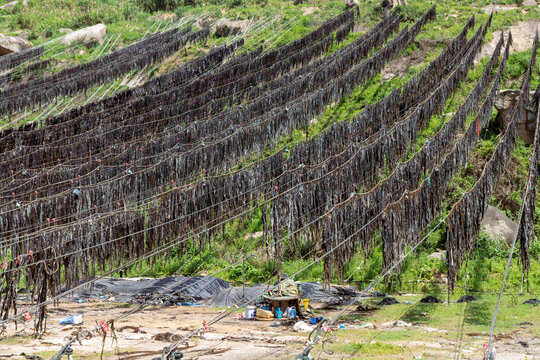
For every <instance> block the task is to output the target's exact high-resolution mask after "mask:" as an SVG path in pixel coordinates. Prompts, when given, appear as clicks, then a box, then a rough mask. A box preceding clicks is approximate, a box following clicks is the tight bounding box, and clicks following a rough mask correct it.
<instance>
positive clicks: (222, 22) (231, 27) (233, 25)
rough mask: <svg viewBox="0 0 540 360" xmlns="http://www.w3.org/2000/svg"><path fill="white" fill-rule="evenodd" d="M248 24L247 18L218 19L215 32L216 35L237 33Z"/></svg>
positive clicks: (223, 35)
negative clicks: (235, 19)
mask: <svg viewBox="0 0 540 360" xmlns="http://www.w3.org/2000/svg"><path fill="white" fill-rule="evenodd" d="M248 25H249V20H237V21H234V20H230V19H226V18H223V19H219V20H218V22H217V23H216V30H215V33H216V35H217V36H221V37H225V36H229V35H235V34H238V33H239V32H241V31H244V30H246V29H247V27H248Z"/></svg>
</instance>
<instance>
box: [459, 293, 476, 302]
mask: <svg viewBox="0 0 540 360" xmlns="http://www.w3.org/2000/svg"><path fill="white" fill-rule="evenodd" d="M471 301H478V298H477V297H476V296H472V295H464V296H462V297H460V298H459V300H458V301H457V302H458V303H465V302H471Z"/></svg>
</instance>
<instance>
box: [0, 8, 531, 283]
mask: <svg viewBox="0 0 540 360" xmlns="http://www.w3.org/2000/svg"><path fill="white" fill-rule="evenodd" d="M361 3H362V6H361V7H360V11H361V17H360V19H361V21H362V23H361V24H360V25H359V26H357V29H356V32H355V33H353V34H350V35H349V36H348V37H347V39H346V41H345V42H344V44H342V45H340V46H344V45H345V44H347V43H350V42H351V41H353V40H354V39H355V38H356V37H358V36H359V35H360V34H362V32H363V31H365V30H366V29H368V28H369V27H370V26H372V25H373V24H375V23H376V22H378V21H379V20H380V18H381V13H382V8H381V5H380V1H371V0H368V1H361ZM491 3H492V2H491V1H486V0H477V1H471V0H463V1H457V0H454V1H453V0H450V1H443V2H437V12H438V15H437V20H436V21H434V22H432V23H430V24H428V25H427V26H426V28H425V30H424V31H422V33H421V34H420V36H419V37H418V39H417V41H416V42H415V43H414V44H412V45H411V46H409V48H408V49H407V50H406V51H405V52H404V53H403V54H402V59H404V61H405V63H404V64H401V67H400V68H399V71H398V73H397V74H393V75H394V76H392V77H390V78H389V79H386V78H385V79H383V76H382V75H379V76H376V77H375V78H373V79H371V80H370V81H369V82H368V83H367V84H365V85H364V86H362V87H360V88H358V89H356V90H355V91H354V92H353V93H352V94H351V95H349V96H347V97H346V98H344V99H343V100H342V101H341V102H340V103H339V104H335V105H333V106H332V107H330V108H328V109H327V111H326V112H325V113H324V114H323V115H322V116H320V117H319V118H318V119H317V121H315V122H313V123H312V124H311V125H310V128H309V134H310V135H316V134H317V133H319V132H321V131H324V130H325V129H326V128H328V126H330V125H331V124H332V123H335V122H338V121H344V120H345V119H347V118H349V117H350V116H351V115H352V114H355V113H358V112H359V111H361V110H362V109H363V108H364V107H365V106H366V105H367V104H370V103H372V102H374V101H377V100H380V99H382V98H383V97H384V96H385V95H387V94H388V93H389V92H390V91H391V90H392V89H394V88H396V87H397V86H399V85H401V84H403V83H404V82H405V81H406V80H407V79H409V78H410V77H411V76H413V75H414V74H416V73H418V72H419V71H420V70H421V69H422V68H423V67H424V66H425V65H426V64H427V62H429V61H430V60H432V59H434V58H435V57H436V56H437V55H438V54H439V53H440V51H441V50H442V49H443V48H444V47H445V46H446V44H447V43H448V42H449V41H450V40H451V39H452V38H453V37H454V36H456V35H457V34H458V33H459V31H460V30H461V28H462V26H463V25H464V23H465V21H466V19H467V18H468V17H470V16H471V15H475V16H476V19H477V20H478V23H480V22H483V21H485V20H486V19H487V18H488V16H489V15H488V13H489V9H487V7H488V6H489V5H490V4H491ZM497 3H498V5H499V6H503V7H506V8H507V9H505V11H504V12H501V13H499V14H496V15H495V17H494V19H493V22H492V26H491V29H490V31H489V32H488V35H487V37H486V41H491V40H493V39H494V36H495V34H496V33H497V32H498V31H500V30H503V31H506V30H508V29H510V28H511V27H512V26H516V25H518V24H522V23H523V22H528V23H529V24H530V23H531V22H535V21H536V22H538V19H540V9H539V8H538V7H536V8H523V7H520V6H518V5H519V3H520V1H510V0H506V1H498V2H497ZM429 6H430V2H428V1H420V0H409V1H408V5H407V6H404V7H400V8H398V9H397V11H398V12H399V13H400V14H401V15H403V17H404V20H405V21H404V23H403V26H405V25H406V24H408V23H409V24H410V23H412V22H413V21H414V20H415V19H418V18H419V16H420V15H421V14H422V13H423V12H424V11H425V10H427V9H428V8H429ZM514 6H515V7H514ZM344 9H345V5H344V3H343V2H342V1H323V0H312V1H304V2H303V3H302V4H299V5H294V4H293V1H281V0H253V1H252V0H209V1H203V0H128V1H118V0H103V1H97V0H82V1H75V0H45V1H41V0H28V5H27V6H25V5H23V4H22V2H20V4H18V5H17V6H15V8H14V9H13V10H0V18H1V19H2V21H0V32H1V33H4V34H8V35H20V34H21V33H25V34H26V35H27V37H28V39H29V40H30V41H31V42H32V43H33V44H34V45H39V44H42V43H45V42H46V41H48V40H49V39H51V38H55V37H58V36H61V35H62V34H61V33H60V29H62V28H71V29H74V30H75V29H78V28H82V27H85V26H90V25H94V24H96V23H100V22H101V23H104V24H106V25H107V27H108V29H107V34H108V36H111V37H118V38H119V40H118V42H117V45H116V47H121V46H125V45H127V44H130V43H132V42H134V41H136V40H137V39H139V38H141V36H143V34H145V33H146V32H147V31H148V29H151V28H154V29H155V28H157V26H158V24H159V26H160V27H161V26H163V27H165V25H166V24H168V23H169V21H170V20H171V19H172V18H173V16H174V18H175V19H182V18H183V19H186V20H189V19H191V20H194V19H197V18H201V17H205V18H207V19H211V20H210V21H212V20H217V19H219V18H222V17H227V18H229V19H233V20H234V19H238V20H250V21H252V22H253V23H258V24H259V26H261V31H260V32H258V33H257V34H253V36H254V39H255V40H257V39H259V40H262V39H272V40H270V41H268V42H267V43H265V46H266V47H277V46H279V45H281V44H284V43H287V42H290V41H291V40H293V39H296V38H298V37H300V36H302V35H304V34H306V33H308V32H309V31H310V30H311V29H313V28H314V27H316V26H317V25H319V24H320V23H322V22H323V21H324V20H326V19H328V18H330V17H332V16H335V15H336V14H338V13H339V12H341V11H343V10H344ZM171 14H173V15H171ZM272 19H277V20H276V22H275V24H274V25H273V26H270V27H267V28H265V27H264V26H263V25H264V23H265V22H270V21H271V20H272ZM276 29H278V30H279V31H280V33H279V34H280V36H279V37H275V38H273V35H275V33H276ZM222 41H223V39H222V38H217V37H215V36H212V37H211V38H210V39H209V41H207V42H206V43H205V44H199V45H190V46H189V48H188V50H187V51H186V52H179V53H177V54H175V55H173V56H171V57H170V58H168V59H166V60H165V61H164V62H163V63H162V64H158V65H156V66H154V67H153V68H151V69H150V71H148V72H146V73H145V74H144V79H149V78H151V77H153V76H157V75H158V74H162V73H165V72H167V71H170V70H171V69H174V68H176V67H178V66H179V65H180V64H182V63H184V62H185V61H187V60H189V59H192V58H193V57H194V56H196V55H199V54H202V53H204V52H207V51H208V50H209V49H210V48H212V47H215V46H217V45H219V44H220V43H221V42H222ZM530 43H531V44H532V40H531V41H530ZM99 48H100V45H99V44H92V45H89V46H82V45H79V46H76V47H74V48H71V49H69V51H66V53H65V54H63V55H62V56H59V57H57V58H56V60H55V61H54V62H53V63H52V65H51V66H50V67H48V68H46V69H44V70H43V71H42V73H47V72H53V71H58V70H59V69H61V68H64V67H66V66H69V65H74V64H78V63H82V62H86V61H88V60H89V59H90V58H91V57H92V54H94V53H95V51H96V50H98V49H99ZM66 49H67V47H66ZM332 50H336V49H335V48H334V49H332ZM530 55H531V53H530V50H529V51H526V50H525V51H520V52H514V53H512V55H511V57H510V60H509V62H508V66H507V70H506V72H505V75H504V81H503V84H502V85H501V88H502V89H504V88H513V89H516V88H519V82H520V78H521V76H522V75H523V73H524V72H525V69H526V66H527V63H528V59H529V57H530ZM486 60H487V59H483V61H481V62H480V63H479V64H478V66H476V67H475V68H474V69H473V70H471V73H470V76H469V79H468V81H466V82H464V83H463V84H462V86H461V87H460V89H459V91H458V92H457V94H456V95H455V96H454V97H453V98H452V99H451V100H450V101H449V102H448V104H447V107H446V109H445V110H444V111H443V113H452V112H454V111H455V110H456V108H457V107H458V106H459V104H461V103H462V102H463V101H464V99H465V98H466V97H467V95H468V94H469V92H470V90H471V89H472V88H473V86H474V84H475V80H477V79H478V77H479V76H480V74H481V72H482V71H483V68H484V66H485V64H486V62H487V61H486ZM390 70H392V69H390ZM21 71H22V70H21ZM539 83H540V62H538V61H537V64H536V66H535V67H534V71H533V75H532V80H531V89H535V88H536V87H537V86H538V84H539ZM106 87H107V86H106ZM96 88H97V87H96ZM122 88H125V87H119V88H117V90H118V91H119V90H121V89H122ZM89 93H92V91H89ZM104 96H105V95H104ZM84 101H85V100H84V99H82V100H80V103H82V102H84ZM495 115H496V111H494V115H493V119H492V120H494V119H495ZM25 119H26V121H28V120H35V119H36V118H35V117H32V116H27V117H25ZM5 120H9V121H12V118H10V119H5ZM470 120H472V119H470ZM444 121H445V117H444V116H435V117H433V118H432V119H431V122H430V124H429V125H428V126H427V127H426V129H425V130H424V131H423V133H422V135H421V137H420V139H419V141H418V143H417V144H416V146H417V147H418V148H419V147H420V146H421V145H422V144H423V143H424V142H425V140H426V139H428V138H429V137H430V136H432V135H433V134H434V133H435V132H436V131H438V130H439V129H440V127H441V126H442V124H443V123H444ZM498 134H499V130H498V128H497V126H496V125H495V124H494V123H493V122H492V125H491V126H490V127H489V128H488V129H487V130H486V131H485V132H484V133H483V134H482V137H483V138H482V141H481V142H480V143H479V144H478V146H477V148H476V149H475V152H474V155H473V156H472V159H471V161H470V162H469V165H468V166H467V168H465V169H463V170H462V171H461V172H460V173H459V175H458V176H457V177H456V178H455V179H454V180H453V181H452V184H451V186H450V189H449V191H448V194H447V204H445V205H446V206H445V208H446V211H448V210H449V209H450V206H451V202H452V199H454V198H455V197H456V196H457V197H459V196H461V194H463V193H464V192H466V191H467V190H468V189H470V188H471V187H472V185H473V184H474V183H475V181H476V179H477V178H478V176H479V174H480V170H479V169H481V166H482V164H484V163H485V161H486V159H487V158H489V156H490V154H491V153H492V151H493V149H494V146H495V144H496V142H497V135H498ZM304 136H305V133H303V132H302V131H299V130H298V131H297V132H296V133H295V134H294V135H292V136H289V137H287V138H284V139H281V141H280V143H279V146H286V145H287V144H292V143H294V142H295V141H296V140H298V139H299V138H301V137H304ZM529 155H530V148H529V147H527V146H525V145H524V143H523V142H521V141H520V142H519V143H518V146H517V148H516V150H515V151H514V154H513V158H512V160H511V164H512V168H509V169H508V170H507V171H506V172H505V173H504V175H503V178H502V179H501V181H500V185H499V188H498V189H497V190H496V191H495V192H494V194H495V195H494V196H493V198H492V199H491V201H490V203H491V205H493V206H496V207H498V208H500V209H501V210H502V211H504V212H505V213H506V214H507V215H508V216H509V217H510V218H511V219H512V220H514V221H515V220H516V218H517V216H518V213H517V209H519V205H520V204H521V195H522V190H523V187H524V182H525V179H524V178H525V176H526V173H527V170H528V164H529V159H528V158H529ZM404 160H406V159H404ZM239 166H242V165H239ZM243 166H247V164H244V165H243ZM537 199H538V200H540V196H538V195H537ZM503 200H504V201H503ZM261 230H262V222H261V221H260V216H258V215H257V214H254V215H253V217H252V219H251V220H246V221H243V222H235V223H231V224H228V225H227V226H226V228H225V231H224V232H223V234H222V235H220V237H218V238H217V239H216V240H218V241H213V242H211V244H212V245H204V246H203V249H202V251H201V249H200V248H199V242H198V241H195V240H194V241H193V242H192V244H191V246H190V248H189V249H188V251H187V252H185V253H184V255H183V256H182V257H178V256H177V252H172V253H171V254H169V255H170V256H168V257H167V258H166V259H163V258H162V259H161V260H159V261H160V266H158V267H155V268H153V269H152V270H150V269H149V268H148V267H147V266H148V265H147V264H141V265H140V266H137V267H134V268H132V269H130V271H129V272H128V274H129V275H131V276H140V275H145V276H149V275H152V276H160V275H164V274H173V273H181V274H184V275H197V274H212V273H214V272H216V271H219V270H223V272H222V273H220V276H222V277H224V278H225V279H227V280H229V281H233V282H237V283H238V282H240V281H242V266H241V265H237V266H234V267H232V268H230V269H228V268H227V267H228V266H229V265H231V264H233V263H234V262H235V261H236V260H235V259H236V258H237V257H238V256H239V254H246V255H247V254H249V253H250V251H252V250H254V249H255V248H257V247H260V246H261V243H262V241H263V240H262V239H261V238H260V237H259V236H250V235H252V234H255V233H257V232H260V231H261ZM444 231H445V230H444V228H442V229H439V230H437V231H435V232H434V233H433V234H432V235H431V236H430V238H429V239H428V241H427V242H426V243H425V244H424V245H423V246H422V248H421V250H420V251H418V252H416V253H415V254H414V256H412V257H410V258H408V259H407V260H406V262H405V263H404V265H403V267H402V283H401V284H399V285H398V287H399V288H400V289H401V290H406V291H424V292H443V291H445V287H444V285H443V282H444V278H445V273H446V264H445V262H444V261H443V260H438V259H430V258H428V255H429V254H431V253H433V252H436V251H437V249H443V248H444V235H445V234H444ZM536 234H537V236H540V208H539V209H538V210H537V214H536ZM248 240H249V241H248ZM284 249H285V264H284V268H285V269H286V271H287V272H289V273H294V272H296V271H297V270H299V269H301V268H303V267H304V266H305V265H307V264H308V263H309V262H311V261H312V259H313V255H311V256H310V257H308V258H307V259H304V260H298V259H299V258H301V257H303V256H306V255H308V254H309V253H310V250H311V249H310V248H309V247H308V245H307V243H305V244H304V243H302V242H301V241H300V243H299V244H294V246H293V245H292V244H285V245H284ZM381 253H382V249H381V245H380V239H377V242H376V247H375V250H374V252H373V254H371V255H370V256H369V257H368V258H364V257H363V256H362V253H361V251H360V250H359V251H358V254H357V256H356V257H355V259H354V260H353V261H352V262H351V263H350V264H348V266H347V268H346V272H345V276H344V279H335V281H342V280H348V281H356V282H357V283H358V285H359V286H362V284H364V282H368V281H369V280H371V279H373V278H374V277H375V276H376V275H377V274H378V273H379V271H380V269H381V267H382V260H381V258H382V256H381ZM508 253H509V248H508V246H507V245H506V244H501V243H500V242H499V241H497V240H494V239H490V238H489V237H488V236H487V235H486V234H481V236H480V238H479V240H478V246H477V250H476V251H475V253H474V254H473V255H472V256H471V258H470V259H469V261H468V262H467V264H466V265H465V266H463V268H462V269H461V273H460V281H459V283H458V287H459V290H458V292H463V293H465V292H467V291H468V289H475V290H477V291H482V292H492V291H496V290H498V288H499V287H500V283H501V279H502V274H503V270H504V265H505V261H506V260H505V259H506V257H507V256H508ZM531 256H532V268H531V272H530V291H531V292H535V293H539V292H540V261H539V260H540V242H535V243H533V244H532V245H531ZM518 258H519V256H518V253H517V252H516V253H515V254H514V261H513V266H512V269H511V273H510V277H509V281H508V286H507V290H508V292H519V291H520V290H521V280H522V278H521V270H520V267H519V264H518ZM224 269H226V270H224ZM245 269H246V278H247V280H248V281H249V282H250V283H256V282H261V281H265V280H266V279H267V278H268V277H269V276H270V274H271V273H272V272H273V271H274V269H275V263H274V262H273V261H272V260H269V259H267V257H266V256H260V257H255V258H253V259H251V260H250V261H249V262H247V263H246V264H245ZM322 274H323V268H322V264H321V263H318V264H316V265H314V266H312V267H310V268H308V269H307V270H305V271H303V272H302V273H300V274H299V277H300V279H303V280H322ZM384 286H385V285H380V288H379V289H380V290H383V289H384Z"/></svg>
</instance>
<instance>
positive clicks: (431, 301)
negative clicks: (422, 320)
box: [420, 295, 442, 304]
mask: <svg viewBox="0 0 540 360" xmlns="http://www.w3.org/2000/svg"><path fill="white" fill-rule="evenodd" d="M420 302H421V303H423V304H440V303H442V301H441V300H439V299H437V298H436V297H435V296H431V295H429V296H426V297H425V298H423V299H422V300H420Z"/></svg>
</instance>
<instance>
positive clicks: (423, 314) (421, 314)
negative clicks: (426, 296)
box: [420, 312, 429, 317]
mask: <svg viewBox="0 0 540 360" xmlns="http://www.w3.org/2000/svg"><path fill="white" fill-rule="evenodd" d="M420 316H423V317H428V316H429V314H428V313H425V312H423V313H420Z"/></svg>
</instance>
